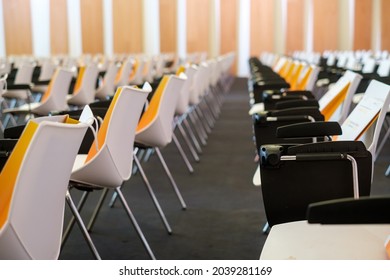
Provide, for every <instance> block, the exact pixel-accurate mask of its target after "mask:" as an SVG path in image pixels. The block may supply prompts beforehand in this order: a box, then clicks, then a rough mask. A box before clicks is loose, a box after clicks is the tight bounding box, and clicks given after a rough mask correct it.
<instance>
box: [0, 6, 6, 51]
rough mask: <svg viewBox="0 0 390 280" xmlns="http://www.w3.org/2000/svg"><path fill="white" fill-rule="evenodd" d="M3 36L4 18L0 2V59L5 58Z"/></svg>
mask: <svg viewBox="0 0 390 280" xmlns="http://www.w3.org/2000/svg"><path fill="white" fill-rule="evenodd" d="M6 55H7V54H6V51H5V34H4V17H3V1H0V57H5V56H6Z"/></svg>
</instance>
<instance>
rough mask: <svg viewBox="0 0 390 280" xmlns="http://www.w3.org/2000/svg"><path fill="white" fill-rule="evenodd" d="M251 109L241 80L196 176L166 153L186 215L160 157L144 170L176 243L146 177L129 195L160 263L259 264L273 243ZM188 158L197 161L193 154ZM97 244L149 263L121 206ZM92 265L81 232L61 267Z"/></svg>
mask: <svg viewBox="0 0 390 280" xmlns="http://www.w3.org/2000/svg"><path fill="white" fill-rule="evenodd" d="M248 109H249V104H248V90H247V80H246V79H244V78H237V79H235V81H234V83H233V85H232V87H231V89H230V91H229V93H227V94H226V96H225V102H224V104H223V107H222V112H221V115H220V117H219V119H218V120H217V122H216V124H215V127H214V129H213V131H212V133H211V134H210V135H209V138H208V141H207V145H206V146H204V147H203V153H202V154H201V156H200V162H198V163H196V162H194V161H192V164H193V167H194V169H195V172H194V173H193V174H190V173H189V172H188V170H187V168H186V166H185V165H184V164H183V161H182V159H181V157H180V155H179V153H178V151H177V149H176V147H175V146H174V145H173V143H172V144H170V145H169V146H167V147H166V148H164V149H162V153H163V155H164V157H165V159H166V162H167V164H168V166H169V168H170V170H171V172H172V174H173V176H174V178H175V180H176V182H177V184H178V186H179V188H180V190H181V193H182V195H183V197H184V200H185V201H186V203H187V210H185V211H184V210H182V209H181V206H180V204H179V201H178V199H177V197H176V196H175V194H174V192H173V189H172V188H171V186H170V184H169V181H168V178H167V176H166V175H165V173H164V172H163V169H162V167H161V165H160V163H159V162H158V158H157V156H156V155H153V156H152V157H151V158H150V160H149V161H148V162H146V163H143V167H144V169H145V172H146V174H147V175H148V178H149V180H150V182H151V184H152V186H153V188H154V190H155V192H156V196H157V198H158V200H159V201H160V203H161V206H162V208H163V210H164V212H165V214H166V217H167V219H168V221H169V223H170V225H171V227H172V229H173V234H172V235H169V234H168V233H167V232H166V231H165V228H164V227H163V224H162V222H161V220H160V218H159V216H158V214H157V211H156V210H155V208H154V205H153V203H152V201H151V199H150V197H149V195H148V193H147V191H146V188H145V186H144V184H143V182H142V180H141V177H140V176H139V174H136V175H134V176H132V177H131V178H130V180H129V181H128V182H126V183H125V184H124V186H123V188H122V190H123V192H124V195H125V197H126V199H127V201H128V203H129V205H130V207H131V209H132V210H133V213H134V215H135V217H136V218H137V220H138V222H139V225H140V227H141V229H142V230H143V232H144V234H145V237H146V239H147V240H148V241H149V244H150V246H151V248H152V250H153V251H154V254H155V255H156V258H157V259H163V260H164V259H168V260H175V259H177V260H199V259H204V260H227V259H232V260H234V259H240V260H246V259H258V258H259V256H260V252H261V249H262V246H263V244H264V242H265V239H266V235H264V234H263V233H262V227H263V225H264V223H265V222H266V219H265V214H264V208H263V205H262V196H261V189H260V188H256V187H254V186H253V185H252V177H253V173H254V171H255V169H256V165H255V163H254V161H253V159H254V155H255V147H254V144H253V140H252V121H251V118H250V117H249V115H248V113H247V112H248ZM177 135H179V134H178V133H177ZM179 139H180V138H179ZM181 142H182V143H184V141H181ZM387 142H388V143H387V144H386V146H385V148H384V149H383V150H382V152H381V155H380V157H379V158H378V160H377V162H376V164H375V177H374V182H373V186H372V193H373V194H390V178H386V177H385V176H384V172H385V170H386V168H387V166H388V164H389V163H390V143H389V142H390V141H387ZM183 146H184V145H183ZM187 154H188V156H190V154H189V152H187ZM79 194H80V192H79V191H77V190H73V191H72V195H73V196H74V197H75V198H78V197H79ZM99 195H100V192H99V191H94V192H92V193H91V194H90V199H89V200H88V202H87V204H86V206H85V209H84V210H83V211H82V216H83V218H84V220H85V221H87V220H88V217H89V215H90V214H91V209H92V208H93V207H94V205H95V203H96V200H97V198H98V197H99ZM109 196H111V194H110V195H109ZM68 218H69V210H68V209H67V210H66V219H67V220H68ZM91 237H92V239H93V241H94V242H95V245H96V247H97V249H98V250H99V253H100V255H101V257H102V259H117V260H120V259H134V260H135V259H138V260H142V259H149V257H148V255H147V253H146V251H145V249H144V248H143V246H142V243H141V241H140V239H139V238H138V237H137V235H136V233H135V230H134V228H133V227H132V225H131V223H130V220H129V219H128V217H127V216H126V214H125V212H124V210H123V208H122V206H121V205H120V203H119V202H117V203H116V204H115V207H114V208H109V207H108V205H107V202H106V203H105V205H104V206H103V209H102V211H101V213H100V216H99V217H98V220H97V222H96V224H95V226H94V228H93V230H92V232H91ZM92 258H93V256H92V254H91V252H90V251H89V248H88V247H87V245H86V243H85V241H84V240H83V237H82V235H81V233H80V231H79V229H78V227H77V226H75V228H74V230H73V231H72V233H71V235H70V237H69V240H68V241H67V242H66V244H65V245H64V247H63V249H62V252H61V255H60V259H75V260H79V259H80V260H81V259H92Z"/></svg>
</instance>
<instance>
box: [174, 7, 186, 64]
mask: <svg viewBox="0 0 390 280" xmlns="http://www.w3.org/2000/svg"><path fill="white" fill-rule="evenodd" d="M176 3H177V24H176V25H177V30H176V31H177V38H176V42H177V55H178V56H179V57H180V58H185V57H186V56H187V17H186V14H187V1H186V0H177V2H176Z"/></svg>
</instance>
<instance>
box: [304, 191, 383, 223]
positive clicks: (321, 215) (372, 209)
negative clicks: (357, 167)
mask: <svg viewBox="0 0 390 280" xmlns="http://www.w3.org/2000/svg"><path fill="white" fill-rule="evenodd" d="M307 221H308V222H309V223H310V224H317V223H320V224H390V196H374V197H361V198H359V199H354V198H341V199H334V200H327V201H321V202H316V203H311V204H309V206H308V208H307Z"/></svg>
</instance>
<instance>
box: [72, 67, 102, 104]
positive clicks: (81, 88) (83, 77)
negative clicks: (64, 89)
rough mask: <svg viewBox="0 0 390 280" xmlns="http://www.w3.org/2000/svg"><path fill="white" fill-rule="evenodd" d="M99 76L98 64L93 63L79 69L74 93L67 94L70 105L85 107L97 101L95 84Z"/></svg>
mask: <svg viewBox="0 0 390 280" xmlns="http://www.w3.org/2000/svg"><path fill="white" fill-rule="evenodd" d="M97 77H98V68H97V66H96V64H94V63H91V64H89V65H88V66H83V67H81V68H80V70H79V75H78V77H77V80H76V84H75V87H74V90H73V93H72V94H70V95H68V96H67V102H68V104H69V105H74V106H77V107H83V106H85V105H88V104H90V103H92V102H93V101H95V85H96V81H97Z"/></svg>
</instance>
